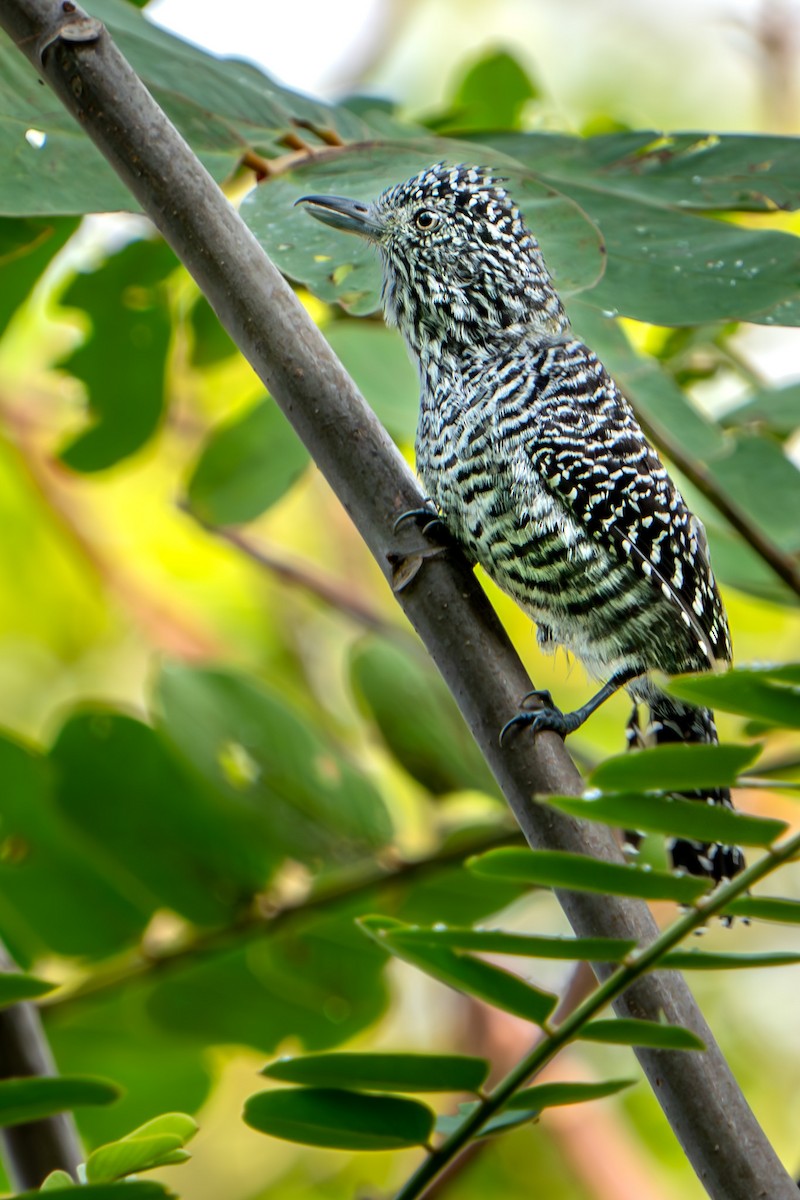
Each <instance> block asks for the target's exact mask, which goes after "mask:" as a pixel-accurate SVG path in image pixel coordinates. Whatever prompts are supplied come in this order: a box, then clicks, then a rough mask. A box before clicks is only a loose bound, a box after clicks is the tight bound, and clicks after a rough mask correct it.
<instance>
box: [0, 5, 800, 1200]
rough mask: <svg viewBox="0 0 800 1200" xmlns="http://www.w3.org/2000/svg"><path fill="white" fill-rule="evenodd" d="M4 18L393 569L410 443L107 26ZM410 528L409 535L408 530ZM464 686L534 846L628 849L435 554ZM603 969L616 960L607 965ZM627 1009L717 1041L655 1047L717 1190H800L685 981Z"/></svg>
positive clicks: (600, 904)
mask: <svg viewBox="0 0 800 1200" xmlns="http://www.w3.org/2000/svg"><path fill="white" fill-rule="evenodd" d="M0 24H2V25H3V27H4V28H5V29H6V30H7V31H8V33H9V34H10V36H11V37H12V38H13V40H14V41H15V42H16V44H17V45H18V46H19V48H20V50H21V51H22V52H23V53H25V54H26V55H27V57H28V58H29V59H30V61H31V63H32V65H33V68H34V70H35V71H37V72H38V73H39V74H42V75H43V76H44V77H45V79H46V80H47V82H48V83H49V84H50V85H51V87H52V88H53V89H54V91H55V92H56V94H57V95H58V96H59V98H60V99H61V100H62V102H63V103H64V105H65V107H66V108H67V109H68V110H69V111H70V112H71V113H72V114H73V115H74V116H75V117H76V119H77V120H78V121H79V122H80V124H81V125H82V126H83V128H84V129H85V130H86V131H87V133H89V135H90V136H91V137H92V139H93V140H94V141H95V142H96V143H97V145H98V146H99V148H100V149H101V151H102V152H103V154H104V155H105V156H106V158H107V159H108V161H109V162H110V163H111V165H112V166H113V168H114V169H115V170H116V172H117V173H118V174H119V175H120V177H121V178H122V179H123V180H124V182H125V183H126V184H127V186H128V187H129V188H130V190H131V192H132V193H133V194H134V196H135V197H136V198H137V200H138V201H139V203H140V204H141V205H142V207H143V209H144V210H145V212H147V213H148V215H149V216H150V217H151V218H152V220H153V221H154V222H155V224H156V225H157V226H158V228H159V229H160V231H161V233H162V234H163V235H164V237H165V238H166V240H167V241H168V242H169V243H170V245H171V246H172V248H173V249H174V250H175V252H176V253H177V254H178V256H179V257H180V258H181V259H182V261H183V262H184V264H185V265H186V267H187V268H188V270H189V271H190V272H191V274H192V275H193V276H194V278H195V279H196V281H197V283H198V284H199V286H200V287H201V289H202V290H203V291H204V293H205V294H206V296H207V298H208V299H209V301H210V302H211V304H212V306H213V307H214V309H215V311H216V313H217V315H218V317H219V318H220V320H221V322H222V324H223V325H224V326H225V328H226V329H227V330H228V332H229V333H230V334H231V336H232V337H233V338H234V340H235V341H236V342H237V343H238V345H239V348H240V349H241V350H242V352H243V353H244V355H245V356H246V357H247V358H248V360H249V361H250V363H251V364H252V366H253V367H254V369H255V371H256V372H257V374H258V375H259V376H260V378H261V379H262V380H263V382H264V384H265V385H266V387H267V388H268V390H269V391H270V392H271V394H272V395H273V397H274V398H275V400H276V401H277V402H278V403H279V404H280V405H281V407H282V408H283V410H284V412H285V413H286V415H287V417H288V418H289V420H290V421H291V422H292V424H293V425H294V427H295V429H296V431H297V432H298V434H299V435H300V437H301V438H302V439H303V441H304V442H305V444H306V446H307V447H308V449H309V451H310V452H311V454H312V455H313V456H314V458H315V459H316V461H317V463H318V465H319V467H320V469H321V471H322V472H323V473H324V474H325V476H326V477H327V479H328V481H329V483H330V484H331V486H332V487H333V489H334V490H335V491H336V492H337V494H338V496H339V498H340V500H341V501H342V503H343V504H344V506H345V508H346V509H347V511H348V512H349V513H350V515H351V517H352V519H353V520H354V522H355V524H356V525H357V527H358V529H359V530H360V532H361V534H362V536H363V537H364V539H365V541H366V543H367V545H368V547H369V549H370V551H371V552H372V554H373V555H374V556H375V558H376V560H377V562H378V563H379V564H380V566H381V567H382V569H383V571H384V573H385V575H386V577H387V579H388V580H389V581H391V575H392V571H391V559H390V556H392V555H395V556H396V555H397V553H398V551H402V550H403V548H404V547H406V548H408V547H410V546H411V545H412V542H411V537H412V535H411V533H407V534H403V535H402V536H397V535H395V534H394V533H393V523H394V519H395V518H396V516H397V515H398V514H399V513H401V512H403V511H406V510H408V509H411V508H415V507H419V506H420V505H421V503H422V497H421V495H420V493H419V489H418V488H417V486H416V483H415V481H414V479H413V477H412V475H411V474H410V472H409V470H408V468H407V466H406V464H405V462H404V461H403V459H402V457H401V455H400V454H399V452H398V451H397V449H396V448H395V447H394V445H393V444H392V442H391V441H390V439H389V437H388V435H387V434H386V432H385V431H384V430H383V429H382V427H381V426H380V425H379V423H378V421H377V419H376V418H375V416H374V415H373V413H372V412H371V411H370V410H369V409H368V408H367V407H366V405H365V404H364V401H363V400H362V398H361V396H360V395H359V393H358V392H357V390H356V388H355V386H354V384H353V383H352V381H351V380H350V379H349V377H348V376H347V374H346V373H345V371H344V369H343V368H342V366H341V364H340V363H339V362H338V360H337V359H336V357H335V356H334V355H333V353H332V351H331V350H330V348H329V347H328V345H327V343H326V342H325V340H324V338H323V337H322V335H321V334H320V332H319V331H318V330H317V328H316V326H314V324H313V323H312V322H311V320H310V319H309V317H308V316H307V314H306V313H305V312H304V310H303V309H302V307H301V305H300V304H299V302H298V301H297V299H296V298H295V297H294V295H293V293H292V291H291V289H290V288H289V286H288V284H286V283H285V281H284V280H283V279H282V278H281V276H280V275H279V273H278V271H277V270H276V268H275V267H274V266H273V265H272V263H271V262H270V261H269V260H268V259H267V257H266V255H265V254H264V252H263V251H262V249H261V247H260V246H259V245H258V243H257V242H256V240H255V238H254V237H253V236H252V235H251V234H250V232H249V231H248V230H247V228H246V227H245V226H244V224H243V222H242V221H241V220H240V218H239V217H238V216H237V214H236V213H235V212H234V210H233V209H232V208H231V206H230V205H229V204H228V202H227V201H226V200H225V198H224V196H223V195H222V193H221V192H220V191H219V189H218V188H217V187H216V185H215V184H214V182H213V180H212V179H211V178H210V176H209V175H208V174H207V173H206V172H205V170H204V169H203V168H202V166H201V165H200V164H199V163H198V161H197V159H196V158H195V156H194V155H193V154H192V153H191V151H190V150H189V148H188V146H187V145H186V143H185V142H184V141H183V139H182V138H181V137H180V135H179V134H178V133H177V131H176V130H175V129H174V127H173V126H172V125H171V124H170V123H169V122H168V120H167V119H166V117H165V116H164V114H163V113H162V112H161V110H160V109H159V108H158V106H157V105H156V104H155V102H154V101H153V99H152V97H151V96H150V94H149V93H148V92H147V90H146V89H145V88H144V86H143V85H142V83H141V82H140V80H139V79H138V78H137V77H136V75H135V74H134V72H133V70H132V69H131V67H130V66H129V65H128V63H127V62H126V61H125V60H124V59H123V57H122V56H121V54H120V53H119V51H118V50H117V48H116V47H115V45H114V44H113V42H112V40H111V39H110V37H109V36H108V35H107V33H106V32H105V30H104V28H103V26H102V25H101V24H100V23H99V22H97V21H94V20H93V19H92V18H88V17H86V15H85V14H83V13H81V11H80V10H79V9H77V8H76V7H75V5H73V3H72V0H66V2H65V3H63V5H62V4H60V3H57V2H56V0H0ZM406 538H407V539H409V540H405V539H406ZM398 601H399V603H400V604H401V605H402V607H403V609H404V611H405V613H406V615H407V616H408V618H409V619H410V621H411V623H412V624H413V625H414V627H415V628H416V630H417V632H418V633H419V635H420V637H421V638H422V640H423V642H424V643H425V645H426V646H427V648H428V650H429V651H430V653H431V655H432V657H433V659H434V661H435V662H436V664H437V666H438V668H439V670H440V671H441V673H442V675H443V677H444V679H445V680H446V682H447V684H448V685H449V687H450V689H451V691H452V692H453V695H454V696H455V698H456V700H457V702H458V704H459V706H460V708H461V710H462V712H463V714H464V716H465V718H466V720H467V722H468V724H469V726H470V728H471V730H472V732H473V734H474V736H475V738H476V741H477V742H478V745H479V746H480V747H481V750H482V751H483V753H484V754H485V756H486V759H487V761H488V763H489V765H490V767H491V768H492V770H493V772H494V774H495V776H496V778H497V780H498V783H499V784H500V786H501V788H502V789H503V791H504V793H505V795H506V797H507V799H508V802H509V804H510V806H511V808H512V809H513V811H514V813H515V815H516V817H517V820H518V821H519V824H520V826H521V828H522V830H523V832H524V834H525V836H526V838H527V840H528V841H529V842H530V844H531V845H534V846H543V847H549V848H551V849H561V850H572V851H577V852H579V853H583V854H592V855H595V856H596V857H599V858H604V859H608V860H614V861H619V860H620V851H619V849H618V847H617V846H616V843H615V842H614V839H613V837H612V836H611V834H610V833H609V832H608V831H607V830H604V829H602V828H600V827H590V826H587V825H584V824H582V823H579V822H578V821H575V820H572V819H570V818H567V817H563V816H560V815H559V814H557V813H555V812H553V811H551V810H549V809H548V808H546V807H543V806H540V805H537V804H535V803H534V802H533V801H532V799H531V796H532V794H533V793H535V792H560V793H562V794H563V793H565V792H566V793H573V794H574V793H576V792H578V791H579V790H580V788H581V781H580V777H579V775H578V772H577V771H576V770H575V768H574V766H573V765H572V763H571V761H570V759H569V757H568V756H567V754H566V752H565V750H564V747H563V744H562V742H561V741H560V739H559V738H558V737H556V736H554V735H553V734H544V735H542V736H541V737H540V738H538V739H537V741H536V744H535V745H534V744H533V743H532V742H531V741H530V740H529V739H525V738H518V739H516V744H515V745H514V746H513V747H511V748H501V747H499V745H498V740H497V731H498V729H500V728H501V727H502V726H503V724H504V723H505V722H506V721H507V720H508V719H509V718H510V717H511V716H512V715H513V714H514V712H515V711H516V708H517V704H518V700H519V698H520V697H521V696H522V695H523V694H524V693H525V692H526V691H527V690H528V689H529V687H530V683H529V680H528V678H527V676H526V674H525V671H524V669H523V667H522V664H521V663H520V661H519V659H518V658H517V656H516V654H515V653H514V651H513V648H512V646H511V644H510V642H509V640H508V637H507V636H506V634H505V632H504V630H503V629H502V627H501V625H500V622H499V620H498V618H497V617H496V615H495V614H494V612H493V610H492V608H491V606H490V605H489V602H488V600H487V599H486V597H485V596H484V594H483V592H482V591H481V589H480V587H479V586H478V583H477V581H476V580H475V579H474V577H473V575H472V572H471V571H470V569H469V567H468V565H467V564H466V562H465V561H464V559H463V558H461V556H459V555H458V554H456V553H455V552H449V553H448V554H447V555H446V556H439V557H436V558H433V559H431V560H430V561H428V562H426V563H425V564H424V566H423V569H422V570H421V571H420V572H419V573H418V574H417V576H416V578H415V579H414V580H413V581H412V582H411V583H409V585H408V586H407V587H406V588H405V589H404V590H403V591H402V592H401V593H400V594H399V595H398ZM560 899H561V901H562V903H563V905H564V908H565V910H566V912H567V915H568V917H569V919H570V921H571V922H572V924H573V926H574V928H575V930H576V932H578V933H579V934H582V935H606V936H615V937H633V938H636V939H637V940H638V941H644V942H649V941H651V940H652V939H653V937H654V936H655V934H656V927H655V924H654V922H653V919H652V917H651V915H650V913H649V911H648V910H647V908H646V907H645V906H644V905H643V904H641V903H638V902H632V901H628V900H623V899H617V898H612V897H604V898H600V899H598V898H597V897H591V896H587V895H582V896H581V895H576V894H573V893H569V894H563V895H562V896H561V897H560ZM598 974H599V975H601V976H603V975H607V974H608V971H607V970H605V971H604V970H603V969H600V968H599V969H598ZM616 1008H617V1011H618V1012H619V1013H620V1014H624V1015H629V1016H636V1017H645V1018H649V1019H651V1020H659V1019H666V1020H668V1021H670V1022H673V1023H676V1024H682V1025H687V1026H688V1027H689V1028H691V1029H693V1030H694V1031H695V1032H696V1033H697V1034H698V1036H699V1037H700V1038H701V1039H702V1040H703V1041H704V1042H705V1044H706V1045H707V1046H708V1049H707V1051H706V1053H705V1054H685V1053H684V1054H676V1053H665V1052H663V1051H661V1052H659V1051H651V1050H650V1051H648V1050H641V1051H640V1052H639V1058H640V1060H641V1062H642V1065H643V1066H644V1069H645V1071H646V1072H647V1074H648V1076H649V1078H650V1081H651V1084H652V1085H653V1087H654V1088H655V1090H656V1095H657V1096H658V1098H659V1101H660V1102H661V1104H662V1105H663V1107H664V1109H665V1111H666V1113H667V1116H668V1118H669V1120H670V1123H671V1125H672V1128H673V1129H674V1131H675V1133H676V1135H677V1136H678V1138H679V1139H680V1141H681V1143H682V1145H683V1147H684V1149H685V1151H686V1154H687V1155H688V1157H689V1159H690V1161H691V1162H692V1165H693V1166H694V1168H695V1170H696V1172H697V1173H698V1175H699V1177H700V1178H701V1180H702V1181H703V1184H704V1185H705V1187H706V1190H707V1191H708V1193H709V1195H711V1196H712V1197H714V1198H716V1200H753V1198H754V1197H757V1196H769V1197H770V1198H771V1200H796V1198H797V1191H796V1189H795V1187H794V1184H793V1182H792V1181H791V1180H790V1178H789V1176H788V1175H787V1174H786V1173H785V1171H784V1170H783V1168H782V1166H781V1164H780V1162H779V1160H778V1158H777V1156H776V1154H775V1152H774V1150H773V1149H772V1147H771V1145H770V1144H769V1142H768V1140H767V1138H766V1137H765V1135H764V1133H763V1131H762V1130H761V1128H760V1127H759V1125H758V1123H757V1121H756V1120H755V1117H754V1116H753V1114H752V1112H751V1111H750V1109H749V1107H748V1105H747V1102H746V1101H745V1099H744V1097H743V1096H742V1094H741V1092H740V1090H739V1088H738V1087H737V1085H736V1082H735V1080H734V1078H733V1076H732V1074H731V1072H730V1069H729V1068H728V1066H727V1063H726V1062H725V1060H724V1058H723V1057H722V1054H721V1052H720V1050H719V1049H718V1047H717V1046H716V1045H715V1043H714V1041H713V1038H712V1035H711V1032H710V1030H709V1029H708V1027H707V1025H706V1023H705V1021H704V1019H703V1017H702V1015H701V1013H700V1012H699V1010H698V1008H697V1006H696V1004H695V1002H694V1000H693V998H692V996H691V993H690V992H689V990H688V988H687V986H686V984H685V982H684V981H683V979H682V978H681V977H680V976H678V975H676V974H675V973H673V972H666V973H660V972H659V973H657V974H655V975H652V976H648V977H646V978H644V979H642V980H639V981H637V983H636V984H634V985H633V987H631V988H630V989H629V990H628V991H627V992H626V993H625V995H624V996H623V997H621V998H619V999H618V1000H617V1002H616Z"/></svg>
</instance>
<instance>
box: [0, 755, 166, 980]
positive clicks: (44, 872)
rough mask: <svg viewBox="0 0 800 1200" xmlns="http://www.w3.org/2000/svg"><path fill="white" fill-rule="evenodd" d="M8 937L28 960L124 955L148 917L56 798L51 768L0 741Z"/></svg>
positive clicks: (0, 920) (0, 860)
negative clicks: (83, 838)
mask: <svg viewBox="0 0 800 1200" xmlns="http://www.w3.org/2000/svg"><path fill="white" fill-rule="evenodd" d="M0 778H2V780H3V786H2V788H0V820H2V830H3V848H4V853H3V855H2V856H0V934H2V937H3V939H4V940H5V942H6V943H7V945H8V946H9V949H10V950H11V952H12V953H13V954H14V956H15V958H17V959H18V960H19V961H20V962H23V963H27V962H30V961H31V959H33V958H34V957H36V956H37V955H40V954H42V953H44V952H45V951H47V950H49V951H53V952H55V953H57V954H64V955H88V956H90V957H94V956H100V955H104V954H109V953H112V952H114V951H118V950H120V949H121V948H122V947H124V946H125V945H127V944H129V943H130V942H132V941H133V940H135V939H136V938H137V937H138V935H139V933H140V932H141V930H142V929H143V928H144V925H145V923H146V921H147V919H148V915H149V913H148V909H147V906H146V905H144V904H142V903H141V902H140V898H133V897H132V896H131V895H130V894H129V893H128V892H127V891H126V890H125V889H124V888H121V887H120V886H119V881H118V880H115V879H114V872H113V869H112V868H111V867H110V866H109V864H108V863H107V862H102V861H98V859H97V857H96V856H95V855H93V854H92V853H91V852H90V850H89V849H88V848H87V847H86V846H85V845H84V844H83V842H82V841H81V839H80V838H79V836H78V835H77V834H76V832H75V830H74V829H73V828H72V827H71V826H70V824H69V823H68V822H67V821H66V820H65V818H64V817H63V816H62V814H61V813H60V812H59V811H58V809H57V808H56V807H55V805H54V804H53V801H52V795H51V790H52V777H51V773H50V771H49V769H48V767H47V764H46V763H45V762H44V761H43V760H42V759H41V758H39V757H38V756H37V755H35V754H34V753H32V752H31V751H30V750H27V749H24V748H23V747H22V746H19V745H16V744H15V743H14V742H11V741H8V740H6V739H5V738H2V737H0Z"/></svg>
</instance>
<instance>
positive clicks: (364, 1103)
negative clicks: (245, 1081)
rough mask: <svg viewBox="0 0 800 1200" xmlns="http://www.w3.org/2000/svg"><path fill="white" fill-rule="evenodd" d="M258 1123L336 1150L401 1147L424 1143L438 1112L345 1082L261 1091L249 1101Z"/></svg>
mask: <svg viewBox="0 0 800 1200" xmlns="http://www.w3.org/2000/svg"><path fill="white" fill-rule="evenodd" d="M244 1119H245V1121H246V1123H247V1124H248V1125H250V1126H251V1127H252V1128H253V1129H257V1130H258V1131H259V1132H260V1133H268V1134H270V1135H271V1136H272V1137H279V1138H284V1139H285V1140H286V1141H289V1142H301V1143H303V1145H306V1146H332V1147H335V1148H336V1149H337V1150H399V1149H401V1148H402V1147H404V1146H423V1145H425V1143H426V1142H427V1141H428V1139H429V1137H430V1135H431V1132H432V1131H433V1122H434V1114H433V1113H432V1111H431V1110H430V1109H429V1108H428V1107H427V1106H426V1105H424V1104H420V1103H419V1101H418V1100H407V1099H405V1098H403V1097H400V1096H374V1095H365V1094H363V1093H361V1092H351V1091H346V1090H345V1089H344V1088H281V1089H280V1090H279V1091H273V1092H258V1093H257V1094H256V1095H255V1096H251V1097H250V1099H249V1100H248V1101H247V1102H246V1103H245V1106H244Z"/></svg>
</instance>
